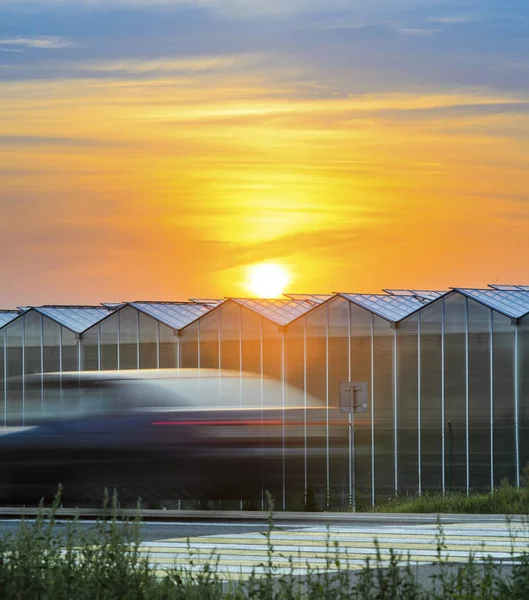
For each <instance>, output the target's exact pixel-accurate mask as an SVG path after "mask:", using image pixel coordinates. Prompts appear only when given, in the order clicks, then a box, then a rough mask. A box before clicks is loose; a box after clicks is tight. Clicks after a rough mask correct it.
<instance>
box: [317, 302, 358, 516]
mask: <svg viewBox="0 0 529 600" xmlns="http://www.w3.org/2000/svg"><path fill="white" fill-rule="evenodd" d="M327 307H328V311H329V313H328V314H329V357H328V360H329V453H330V486H329V487H330V505H331V509H332V508H333V507H335V508H343V507H347V506H349V480H350V471H349V415H348V414H344V413H341V412H340V383H341V382H347V381H349V369H350V364H349V302H348V301H347V300H344V299H342V298H335V299H334V300H331V301H330V302H329V303H328V304H327V305H323V306H322V307H321V308H318V309H315V312H316V311H322V312H323V311H324V310H326V309H327Z"/></svg>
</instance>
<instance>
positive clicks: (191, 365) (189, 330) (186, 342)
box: [180, 321, 199, 369]
mask: <svg viewBox="0 0 529 600" xmlns="http://www.w3.org/2000/svg"><path fill="white" fill-rule="evenodd" d="M198 365H199V362H198V321H197V322H196V323H193V324H192V325H190V326H189V327H186V328H185V329H182V331H181V332H180V366H181V367H182V368H183V369H196V368H197V367H198Z"/></svg>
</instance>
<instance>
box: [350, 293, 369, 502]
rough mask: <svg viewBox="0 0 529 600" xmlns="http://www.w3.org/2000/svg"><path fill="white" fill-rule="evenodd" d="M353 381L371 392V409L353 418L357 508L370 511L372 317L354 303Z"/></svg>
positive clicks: (352, 325)
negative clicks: (365, 385)
mask: <svg viewBox="0 0 529 600" xmlns="http://www.w3.org/2000/svg"><path fill="white" fill-rule="evenodd" d="M350 310H351V381H357V382H366V383H367V389H368V410H367V412H365V413H357V414H355V415H354V419H353V423H354V437H355V447H354V465H353V468H354V471H355V483H356V486H355V487H356V505H357V508H358V509H360V510H361V509H364V508H365V509H367V508H368V507H369V506H371V503H372V485H371V482H372V478H371V476H372V463H371V457H372V452H371V434H372V429H371V426H372V407H371V395H372V385H371V358H372V354H371V350H372V344H371V333H372V324H373V314H372V313H370V312H369V311H367V310H365V309H363V308H361V307H359V306H356V304H351V306H350Z"/></svg>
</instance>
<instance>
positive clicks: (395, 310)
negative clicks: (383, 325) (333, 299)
mask: <svg viewBox="0 0 529 600" xmlns="http://www.w3.org/2000/svg"><path fill="white" fill-rule="evenodd" d="M338 295H339V296H341V297H342V298H345V299H346V300H349V301H350V302H353V303H354V304H357V305H358V306H361V307H362V308H365V309H366V310H368V311H370V312H372V313H374V314H375V315H378V316H379V317H382V318H383V319H386V321H391V322H393V323H398V322H399V321H402V319H405V318H406V317H409V316H410V315H411V314H413V313H414V312H417V311H418V310H419V309H421V308H423V306H426V305H427V304H430V302H433V301H434V300H435V299H436V298H424V297H422V298H420V297H418V296H413V295H411V294H406V295H391V294H338Z"/></svg>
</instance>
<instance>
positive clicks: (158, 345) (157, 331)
mask: <svg viewBox="0 0 529 600" xmlns="http://www.w3.org/2000/svg"><path fill="white" fill-rule="evenodd" d="M156 368H157V369H159V368H160V321H156Z"/></svg>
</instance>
